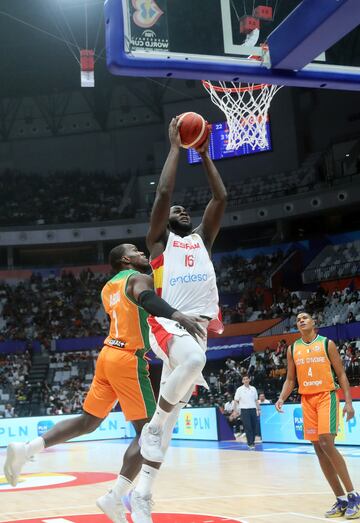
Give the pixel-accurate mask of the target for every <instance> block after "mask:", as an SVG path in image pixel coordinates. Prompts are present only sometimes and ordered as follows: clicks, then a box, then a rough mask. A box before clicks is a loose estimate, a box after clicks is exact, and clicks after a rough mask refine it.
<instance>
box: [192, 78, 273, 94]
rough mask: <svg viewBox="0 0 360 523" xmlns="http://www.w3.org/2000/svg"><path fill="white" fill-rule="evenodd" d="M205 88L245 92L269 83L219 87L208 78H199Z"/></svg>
mask: <svg viewBox="0 0 360 523" xmlns="http://www.w3.org/2000/svg"><path fill="white" fill-rule="evenodd" d="M201 82H202V84H203V86H204V87H205V89H213V90H214V91H216V92H218V93H245V92H246V91H260V90H262V89H264V88H265V87H268V85H269V84H249V85H247V86H245V87H221V86H220V85H213V84H212V83H211V82H210V81H209V80H201Z"/></svg>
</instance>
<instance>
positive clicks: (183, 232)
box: [136, 118, 227, 494]
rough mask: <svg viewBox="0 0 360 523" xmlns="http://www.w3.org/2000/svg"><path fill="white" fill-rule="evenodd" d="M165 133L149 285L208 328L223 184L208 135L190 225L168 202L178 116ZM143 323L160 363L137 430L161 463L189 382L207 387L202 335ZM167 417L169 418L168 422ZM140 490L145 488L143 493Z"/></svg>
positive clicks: (212, 317)
mask: <svg viewBox="0 0 360 523" xmlns="http://www.w3.org/2000/svg"><path fill="white" fill-rule="evenodd" d="M169 138H170V144H171V146H170V151H169V154H168V157H167V160H166V162H165V165H164V167H163V170H162V173H161V176H160V180H159V183H158V187H157V191H156V196H155V201H154V205H153V209H152V213H151V218H150V228H149V231H148V234H147V247H148V249H149V251H150V257H151V266H152V268H153V275H154V288H155V290H156V292H157V293H158V295H160V296H162V297H163V298H164V299H165V300H168V303H169V304H171V306H172V307H176V308H178V309H179V310H181V311H182V312H184V313H185V312H186V313H188V314H195V315H196V316H199V315H200V316H201V317H202V318H203V327H204V329H208V328H209V327H212V325H217V326H218V324H219V323H220V322H219V320H218V319H217V318H218V314H219V306H218V291H217V287H216V276H215V271H214V267H213V265H212V263H211V259H210V254H211V248H212V245H213V243H214V240H215V238H216V236H217V234H218V232H219V229H220V223H221V219H222V217H223V214H224V210H225V206H226V196H227V195H226V189H225V187H224V184H223V182H222V180H221V178H220V175H219V173H218V171H217V169H216V168H215V165H214V164H213V162H212V161H211V159H210V157H209V154H208V145H209V137H208V139H207V140H206V142H205V143H204V144H203V145H202V146H201V147H200V148H199V149H197V150H198V152H199V154H200V155H201V157H202V163H203V166H204V169H205V172H206V175H207V178H208V182H209V185H210V189H211V192H212V198H211V200H210V202H209V203H208V205H207V207H206V209H205V212H204V215H203V217H202V221H201V223H200V225H199V226H198V227H196V228H195V229H193V226H192V223H191V221H190V216H189V214H188V213H187V211H186V209H185V208H184V207H182V206H180V205H174V206H172V207H171V198H172V193H173V190H174V185H175V179H176V171H177V167H178V161H179V155H180V143H181V142H180V135H179V124H178V119H177V118H174V119H173V120H172V121H171V123H170V126H169ZM148 323H149V325H150V343H151V347H152V349H153V351H154V352H155V353H156V354H157V355H158V356H159V357H160V358H161V359H162V360H163V362H164V365H163V371H162V377H161V386H160V397H159V401H158V404H157V407H156V411H155V414H154V416H153V417H152V419H151V421H150V423H149V424H146V425H145V426H144V428H143V430H142V434H141V453H142V455H143V457H144V458H145V459H147V460H149V461H153V462H162V461H163V459H164V453H165V451H166V449H167V447H168V444H169V442H170V439H171V431H170V432H169V431H168V429H169V427H172V426H173V425H174V423H175V421H176V419H177V417H178V414H179V412H180V409H181V408H182V407H183V406H184V405H185V404H186V403H187V402H188V400H189V398H190V396H191V394H192V391H193V388H194V385H195V384H201V385H205V386H206V382H205V381H204V379H203V377H202V369H203V367H204V365H205V362H206V358H205V350H206V339H201V338H200V337H199V336H198V335H196V336H191V334H189V333H188V332H187V331H186V330H184V329H183V328H182V327H181V325H179V324H178V323H177V322H176V321H173V319H164V318H159V317H154V316H151V317H149V319H148ZM220 325H221V324H220ZM221 326H222V325H221ZM169 419H172V420H173V421H172V423H171V424H170V423H168V422H169ZM141 488H142V486H141ZM136 489H137V490H138V489H139V485H138V486H137V487H136ZM145 491H146V489H145V487H144V491H142V493H143V494H144V492H145Z"/></svg>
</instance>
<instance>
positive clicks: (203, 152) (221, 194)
mask: <svg viewBox="0 0 360 523" xmlns="http://www.w3.org/2000/svg"><path fill="white" fill-rule="evenodd" d="M209 140H210V134H209V136H208V138H207V140H206V142H205V143H204V144H203V145H202V146H201V147H200V148H198V149H197V152H198V153H199V154H200V156H201V158H202V163H203V166H204V169H205V172H206V175H207V178H208V181H209V185H210V189H211V193H212V198H211V200H210V201H209V203H208V204H207V207H206V209H205V211H204V215H203V218H202V222H201V224H200V225H199V227H197V229H196V232H197V233H198V234H200V236H201V237H202V238H203V240H204V243H205V245H206V247H207V249H208V251H210V250H211V247H212V245H213V243H214V241H215V238H216V236H217V235H218V232H219V230H220V226H221V220H222V217H223V215H224V212H225V207H226V199H227V192H226V188H225V185H224V183H223V181H222V179H221V177H220V174H219V172H218V170H217V169H216V167H215V165H214V162H213V161H212V160H211V158H210V156H209Z"/></svg>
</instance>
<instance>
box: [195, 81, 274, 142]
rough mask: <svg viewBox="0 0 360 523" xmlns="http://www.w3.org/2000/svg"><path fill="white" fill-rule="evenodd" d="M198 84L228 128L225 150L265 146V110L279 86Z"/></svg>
mask: <svg viewBox="0 0 360 523" xmlns="http://www.w3.org/2000/svg"><path fill="white" fill-rule="evenodd" d="M202 84H203V86H204V87H205V89H206V90H207V92H208V93H209V94H210V97H211V101H212V102H213V103H214V104H215V105H217V106H218V107H219V108H220V109H221V110H222V111H223V113H225V116H226V120H227V123H228V126H229V141H228V144H227V147H226V149H227V150H234V151H236V150H237V149H239V147H241V146H242V145H244V144H249V145H250V147H251V148H252V150H254V149H256V148H257V147H259V148H260V149H266V148H267V147H268V145H269V143H268V140H267V132H266V131H267V129H266V122H267V120H268V111H269V107H270V104H271V100H272V99H273V97H274V96H275V94H276V93H277V91H278V90H279V89H281V87H282V85H268V84H241V82H238V83H235V82H228V83H226V82H217V85H216V84H215V83H212V82H210V81H208V80H202Z"/></svg>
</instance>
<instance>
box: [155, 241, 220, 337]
mask: <svg viewBox="0 0 360 523" xmlns="http://www.w3.org/2000/svg"><path fill="white" fill-rule="evenodd" d="M151 266H152V268H153V274H154V288H155V290H156V292H157V294H158V295H159V296H161V297H162V298H163V299H164V300H165V301H167V302H168V303H169V304H170V305H171V306H172V307H174V309H178V310H180V311H181V312H183V313H185V314H189V315H202V316H206V317H207V318H208V319H216V318H217V317H218V315H219V294H218V290H217V286H216V275H215V270H214V266H213V264H212V262H211V259H210V256H209V253H208V251H207V249H206V247H205V245H204V242H203V240H202V238H201V236H200V235H199V234H197V233H192V234H189V235H188V236H184V237H181V236H178V235H176V234H174V233H173V232H170V233H169V237H168V240H167V244H166V248H165V250H164V252H163V254H161V255H160V256H158V257H157V258H155V259H154V260H153V261H152V262H151ZM156 320H157V322H159V323H161V324H162V325H163V326H164V327H165V328H166V330H167V331H168V332H172V333H174V334H179V329H178V328H177V327H175V326H176V323H175V322H173V321H172V320H166V319H164V318H158V317H157V318H156Z"/></svg>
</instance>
